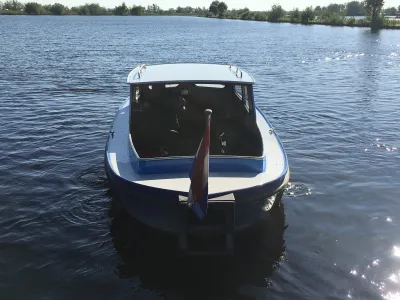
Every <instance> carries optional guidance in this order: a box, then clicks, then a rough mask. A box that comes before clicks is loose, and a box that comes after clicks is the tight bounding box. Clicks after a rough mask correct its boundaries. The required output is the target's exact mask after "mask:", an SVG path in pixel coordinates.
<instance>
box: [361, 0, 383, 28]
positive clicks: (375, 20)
mask: <svg viewBox="0 0 400 300" xmlns="http://www.w3.org/2000/svg"><path fill="white" fill-rule="evenodd" d="M384 2H385V1H384V0H365V10H366V12H367V14H368V15H369V16H370V17H371V29H378V28H380V18H379V14H380V12H381V10H382V7H383V4H384Z"/></svg>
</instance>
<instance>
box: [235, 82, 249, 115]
mask: <svg viewBox="0 0 400 300" xmlns="http://www.w3.org/2000/svg"><path fill="white" fill-rule="evenodd" d="M234 88H235V93H236V95H237V96H238V97H239V99H240V100H241V101H242V102H243V105H244V107H245V108H246V110H247V112H250V104H249V94H248V91H247V86H245V85H235V86H234Z"/></svg>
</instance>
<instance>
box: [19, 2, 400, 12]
mask: <svg viewBox="0 0 400 300" xmlns="http://www.w3.org/2000/svg"><path fill="white" fill-rule="evenodd" d="M123 1H124V0H121V1H115V0H36V2H38V3H41V4H53V3H55V2H58V3H61V4H64V5H66V6H69V7H72V6H79V5H82V4H85V3H99V4H100V5H101V6H105V7H109V8H112V7H115V6H116V5H119V4H121V3H122V2H123ZM349 1H350V0H302V1H293V0H246V1H244V0H224V2H225V3H226V4H227V5H228V9H232V8H244V7H248V8H249V9H250V10H269V9H270V8H271V6H272V5H273V4H275V3H276V4H280V5H281V6H282V7H283V9H285V10H291V9H292V8H294V7H297V8H299V9H304V8H305V7H306V6H310V5H312V6H313V7H315V6H317V5H320V6H327V5H329V4H330V3H338V4H345V3H347V2H349ZM23 2H27V0H26V1H23ZM188 2H189V1H187V0H186V1H185V0H134V1H132V0H125V3H126V5H127V6H132V5H134V4H135V5H143V6H147V5H149V4H153V3H155V4H157V5H158V6H160V7H161V8H162V9H168V8H176V7H178V6H182V7H185V6H191V7H198V6H200V7H203V6H205V7H207V8H208V7H209V6H210V3H211V2H212V0H191V1H190V3H188ZM399 5H400V1H399V0H385V5H384V7H391V6H394V7H398V6H399Z"/></svg>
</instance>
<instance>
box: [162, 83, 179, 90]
mask: <svg viewBox="0 0 400 300" xmlns="http://www.w3.org/2000/svg"><path fill="white" fill-rule="evenodd" d="M178 85H179V84H178V83H175V84H174V83H172V84H166V85H165V87H166V88H167V89H168V88H174V87H177V86H178Z"/></svg>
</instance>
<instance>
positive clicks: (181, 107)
mask: <svg viewBox="0 0 400 300" xmlns="http://www.w3.org/2000/svg"><path fill="white" fill-rule="evenodd" d="M127 82H128V84H130V99H129V101H130V116H129V117H130V119H129V120H130V121H129V122H130V123H129V131H130V137H131V143H132V146H133V148H134V150H135V151H136V153H137V155H138V156H139V157H140V158H158V157H170V156H174V157H176V156H180V157H182V156H194V155H195V154H196V152H197V149H198V147H199V144H200V141H201V139H202V136H203V134H204V129H205V124H206V116H205V113H204V111H205V109H211V110H212V115H211V128H210V142H211V143H210V155H213V156H217V155H218V156H242V157H261V156H262V154H263V143H262V138H261V134H260V131H259V128H258V126H257V123H256V110H255V105H254V95H253V84H254V79H253V78H252V77H251V76H250V75H249V74H248V73H246V72H245V71H244V70H241V69H240V68H238V67H236V66H231V65H214V64H163V65H150V66H145V65H141V66H138V67H136V68H135V69H133V70H132V71H131V72H130V73H129V75H128V79H127Z"/></svg>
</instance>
